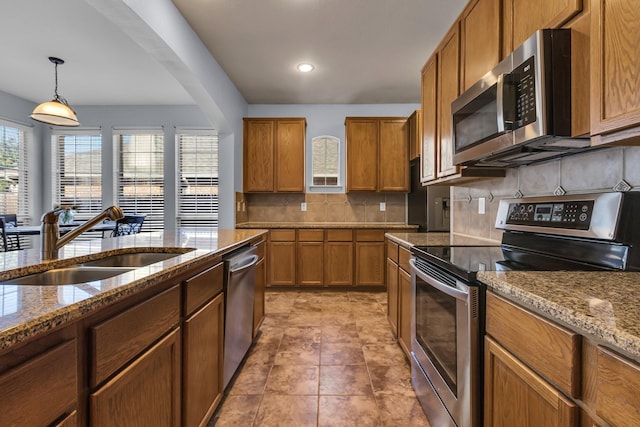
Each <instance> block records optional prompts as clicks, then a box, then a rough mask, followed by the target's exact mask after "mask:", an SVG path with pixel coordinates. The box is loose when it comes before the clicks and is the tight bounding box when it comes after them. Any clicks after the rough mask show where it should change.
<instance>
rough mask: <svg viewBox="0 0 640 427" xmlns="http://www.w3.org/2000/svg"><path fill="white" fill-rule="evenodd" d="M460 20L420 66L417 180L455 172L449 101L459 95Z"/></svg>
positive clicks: (429, 179)
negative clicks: (420, 112)
mask: <svg viewBox="0 0 640 427" xmlns="http://www.w3.org/2000/svg"><path fill="white" fill-rule="evenodd" d="M459 26H460V21H457V22H456V23H455V24H454V26H453V27H452V28H451V30H450V31H449V33H447V35H446V36H445V38H444V40H443V41H442V42H441V43H440V46H439V48H438V49H437V50H436V52H435V53H434V54H433V56H432V57H431V58H429V60H428V61H427V63H426V64H425V66H424V67H423V68H422V112H423V124H422V156H423V157H422V167H421V181H422V182H423V183H428V182H429V181H432V180H435V179H439V178H444V177H447V176H450V175H455V174H457V173H458V172H459V171H460V167H458V166H456V165H454V164H453V140H452V135H451V102H452V101H453V100H454V99H456V98H457V97H458V95H460V36H459V35H460V31H459Z"/></svg>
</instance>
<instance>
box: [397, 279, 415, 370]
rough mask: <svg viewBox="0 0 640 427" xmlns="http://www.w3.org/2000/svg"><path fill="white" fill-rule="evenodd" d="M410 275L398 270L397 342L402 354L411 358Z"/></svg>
mask: <svg viewBox="0 0 640 427" xmlns="http://www.w3.org/2000/svg"><path fill="white" fill-rule="evenodd" d="M412 312H413V306H412V304H411V274H409V273H407V272H406V271H404V270H403V269H401V268H399V269H398V342H399V343H400V347H402V350H403V351H404V354H405V355H406V356H407V357H408V358H411V313H412Z"/></svg>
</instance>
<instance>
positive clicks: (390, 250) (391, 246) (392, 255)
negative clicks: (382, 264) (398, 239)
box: [387, 239, 399, 264]
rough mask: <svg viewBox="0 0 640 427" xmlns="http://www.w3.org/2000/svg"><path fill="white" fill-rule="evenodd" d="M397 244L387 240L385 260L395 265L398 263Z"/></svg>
mask: <svg viewBox="0 0 640 427" xmlns="http://www.w3.org/2000/svg"><path fill="white" fill-rule="evenodd" d="M398 248H399V246H398V244H397V243H394V242H392V241H391V240H388V239H387V258H389V259H391V260H392V261H393V262H395V263H396V264H397V263H398Z"/></svg>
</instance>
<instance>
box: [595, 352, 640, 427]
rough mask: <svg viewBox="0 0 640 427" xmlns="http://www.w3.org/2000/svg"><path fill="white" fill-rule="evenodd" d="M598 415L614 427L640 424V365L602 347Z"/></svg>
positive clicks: (598, 379)
mask: <svg viewBox="0 0 640 427" xmlns="http://www.w3.org/2000/svg"><path fill="white" fill-rule="evenodd" d="M596 378H597V380H596V384H597V393H598V394H597V397H596V413H597V414H598V416H600V417H601V418H602V419H603V420H605V421H606V422H608V423H610V424H611V425H613V426H638V425H640V396H639V393H640V366H639V365H638V364H636V363H633V362H631V361H630V360H628V359H626V358H625V357H622V356H620V355H618V354H616V353H614V352H613V351H611V350H608V349H606V348H603V347H599V348H598V359H597V377H596Z"/></svg>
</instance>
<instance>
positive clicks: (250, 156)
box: [242, 119, 275, 193]
mask: <svg viewBox="0 0 640 427" xmlns="http://www.w3.org/2000/svg"><path fill="white" fill-rule="evenodd" d="M274 138H275V123H274V121H273V120H269V119H264V120H252V119H245V120H244V135H243V159H244V161H243V169H242V171H243V181H244V191H245V192H247V193H250V192H271V191H273V190H274V160H275V159H274V149H275V147H274V144H275V141H274Z"/></svg>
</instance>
